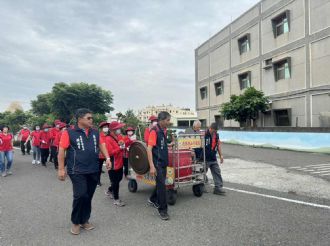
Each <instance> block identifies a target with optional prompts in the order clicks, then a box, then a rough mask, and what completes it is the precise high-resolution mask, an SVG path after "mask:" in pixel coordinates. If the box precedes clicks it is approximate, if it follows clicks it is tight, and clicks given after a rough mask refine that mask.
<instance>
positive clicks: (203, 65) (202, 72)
mask: <svg viewBox="0 0 330 246" xmlns="http://www.w3.org/2000/svg"><path fill="white" fill-rule="evenodd" d="M197 66H198V81H201V80H203V79H206V78H208V77H209V74H210V72H209V56H208V55H206V56H204V57H202V58H200V59H199V60H198V62H197Z"/></svg>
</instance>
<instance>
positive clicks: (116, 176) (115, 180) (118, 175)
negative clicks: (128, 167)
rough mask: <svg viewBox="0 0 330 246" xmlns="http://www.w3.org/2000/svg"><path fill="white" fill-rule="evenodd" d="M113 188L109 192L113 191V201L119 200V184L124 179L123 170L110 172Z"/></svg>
mask: <svg viewBox="0 0 330 246" xmlns="http://www.w3.org/2000/svg"><path fill="white" fill-rule="evenodd" d="M108 174H109V178H110V182H111V186H110V187H109V189H108V190H109V191H112V195H113V199H115V200H118V199H119V184H120V181H121V180H122V179H123V168H120V169H119V170H109V171H108Z"/></svg>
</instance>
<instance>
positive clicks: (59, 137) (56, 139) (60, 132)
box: [53, 131, 62, 148]
mask: <svg viewBox="0 0 330 246" xmlns="http://www.w3.org/2000/svg"><path fill="white" fill-rule="evenodd" d="M61 136H62V131H59V132H58V133H57V134H56V136H55V139H54V140H53V146H55V147H57V148H58V146H59V145H60V140H61Z"/></svg>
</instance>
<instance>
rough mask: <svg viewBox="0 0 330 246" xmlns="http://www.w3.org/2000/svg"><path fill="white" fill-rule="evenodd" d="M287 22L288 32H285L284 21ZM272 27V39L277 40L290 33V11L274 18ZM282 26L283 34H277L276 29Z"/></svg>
mask: <svg viewBox="0 0 330 246" xmlns="http://www.w3.org/2000/svg"><path fill="white" fill-rule="evenodd" d="M284 20H286V22H287V25H288V31H287V32H285V26H284V25H285V21H284ZM271 22H272V27H273V34H274V38H277V37H279V36H281V35H283V34H285V33H288V32H290V30H291V26H290V10H285V11H284V12H282V13H280V14H279V15H277V16H276V17H274V18H273V19H272V20H271ZM281 26H283V28H282V29H283V32H281V33H278V31H277V30H278V28H279V27H281Z"/></svg>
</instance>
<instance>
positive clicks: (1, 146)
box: [0, 133, 13, 151]
mask: <svg viewBox="0 0 330 246" xmlns="http://www.w3.org/2000/svg"><path fill="white" fill-rule="evenodd" d="M12 140H13V135H11V134H9V133H8V134H3V133H0V151H11V150H13V144H12Z"/></svg>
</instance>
